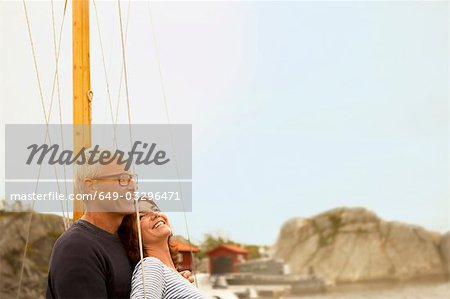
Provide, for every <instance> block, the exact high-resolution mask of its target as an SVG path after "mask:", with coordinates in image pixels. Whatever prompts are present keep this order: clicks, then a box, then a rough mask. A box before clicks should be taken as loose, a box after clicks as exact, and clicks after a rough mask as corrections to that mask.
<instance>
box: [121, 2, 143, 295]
mask: <svg viewBox="0 0 450 299" xmlns="http://www.w3.org/2000/svg"><path fill="white" fill-rule="evenodd" d="M117 3H118V8H119V21H120V41H121V46H122V62H123V73H124V78H125V94H126V99H127V112H128V129H129V134H130V145H131V146H132V145H133V135H132V132H131V109H130V97H129V94H128V76H127V62H126V55H125V43H124V34H123V22H122V9H121V6H120V0H117ZM128 12H129V9H128ZM127 22H128V20H127ZM127 29H128V23H127ZM132 167H133V172H135V165H134V163H132ZM134 204H135V210H136V220H137V229H138V239H139V256H140V259H141V276H142V281H143V282H145V280H144V252H143V248H142V247H143V246H142V232H141V220H140V218H139V204H138V201H137V200H135V202H134ZM142 286H143V290H144V299H145V298H147V290H146V287H145V283H143V285H142Z"/></svg>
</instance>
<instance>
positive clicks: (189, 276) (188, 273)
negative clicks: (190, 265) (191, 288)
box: [180, 270, 195, 283]
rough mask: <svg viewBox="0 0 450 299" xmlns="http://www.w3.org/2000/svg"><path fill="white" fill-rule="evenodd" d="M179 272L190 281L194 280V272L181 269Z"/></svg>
mask: <svg viewBox="0 0 450 299" xmlns="http://www.w3.org/2000/svg"><path fill="white" fill-rule="evenodd" d="M180 274H181V276H183V277H184V278H186V279H187V280H188V281H189V282H190V283H194V281H195V279H194V274H192V272H191V271H189V270H183V271H180Z"/></svg>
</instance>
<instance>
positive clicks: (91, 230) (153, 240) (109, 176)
mask: <svg viewBox="0 0 450 299" xmlns="http://www.w3.org/2000/svg"><path fill="white" fill-rule="evenodd" d="M76 167H77V169H76V186H75V187H76V188H77V189H78V192H79V193H81V194H83V195H92V194H97V193H98V194H99V193H100V192H103V193H104V194H106V193H110V194H113V193H114V194H116V195H118V196H122V198H126V194H127V192H134V191H135V188H136V180H135V176H134V175H132V174H130V173H129V172H127V171H125V169H124V165H123V164H118V163H116V162H113V163H110V164H106V165H101V164H93V165H88V164H85V165H81V166H76ZM84 203H85V210H86V212H85V214H84V215H83V217H81V218H80V219H79V220H77V221H76V222H75V223H74V224H73V225H72V226H71V227H70V228H69V229H68V230H67V231H66V232H65V233H64V234H63V235H62V236H61V237H60V238H59V239H58V240H57V241H56V243H55V245H54V247H53V250H52V255H51V258H50V266H49V274H48V288H47V295H46V297H47V298H151V299H159V298H174V299H175V298H195V299H197V298H199V299H200V298H205V297H204V296H203V295H202V294H201V293H200V292H199V291H198V289H197V288H195V287H194V285H193V284H192V283H193V281H194V279H193V277H192V274H191V272H190V271H183V272H178V271H177V270H176V264H177V262H176V248H174V247H173V246H172V245H171V243H170V238H171V236H172V231H171V227H170V224H169V221H168V219H167V216H166V215H165V214H164V213H161V211H160V210H159V209H158V207H157V206H156V205H155V204H154V203H153V202H152V201H142V202H139V211H140V213H139V218H140V228H141V236H142V246H143V257H144V259H143V263H141V259H140V254H139V238H138V226H137V219H136V218H137V215H136V213H135V207H134V203H133V201H126V200H116V201H112V202H111V201H108V202H107V203H106V202H105V201H99V200H85V201H84ZM105 204H108V207H107V208H106V207H105ZM133 269H134V271H133Z"/></svg>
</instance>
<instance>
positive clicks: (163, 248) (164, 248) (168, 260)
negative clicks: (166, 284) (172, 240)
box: [144, 240, 176, 270]
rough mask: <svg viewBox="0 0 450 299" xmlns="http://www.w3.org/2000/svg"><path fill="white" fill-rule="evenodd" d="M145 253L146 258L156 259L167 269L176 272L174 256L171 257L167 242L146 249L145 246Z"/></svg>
mask: <svg viewBox="0 0 450 299" xmlns="http://www.w3.org/2000/svg"><path fill="white" fill-rule="evenodd" d="M144 252H145V256H152V257H156V258H158V259H159V260H161V262H162V263H163V264H164V265H166V266H167V267H169V268H172V269H174V270H176V268H175V265H174V264H173V260H172V256H171V255H170V250H169V244H168V243H167V240H166V241H163V242H162V243H160V244H152V245H151V246H149V247H145V245H144Z"/></svg>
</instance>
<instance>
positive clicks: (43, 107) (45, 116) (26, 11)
mask: <svg viewBox="0 0 450 299" xmlns="http://www.w3.org/2000/svg"><path fill="white" fill-rule="evenodd" d="M22 4H23V9H24V13H25V20H26V24H27V31H28V38H29V41H30V46H31V52H32V56H33V63H34V69H35V73H36V78H37V82H38V88H39V96H40V102H41V107H42V111H43V113H44V120H45V124H46V132H45V133H46V134H45V139H44V143H46V141H47V137H48V139H49V142H50V143H51V139H50V135H49V130H48V125H49V121H50V117H51V113H50V111H51V106H50V110H49V114H48V115H47V111H46V109H45V103H44V96H43V92H42V84H41V79H40V75H39V68H38V65H37V59H36V51H35V46H34V42H33V36H32V33H31V26H30V20H29V16H28V10H27V5H26V2H25V0H22ZM66 6H67V0H66V3H65V5H64V15H63V21H62V24H64V16H65V11H66ZM61 31H62V25H61ZM59 42H61V35H60V41H59ZM55 55H56V61H57V60H58V58H59V51H58V53H55ZM56 66H57V64H56ZM56 75H57V69H56V70H55V77H56ZM55 77H54V81H53V89H54V83H55ZM52 102H53V91H52V101H51V105H52ZM40 175H41V165H39V170H38V175H37V179H36V185H35V193H36V192H37V188H38V185H39V180H40ZM55 175H56V183H57V186H58V192H59V182H58V175H57V173H56V166H55ZM35 202H36V201H33V202H32V205H31V211H30V214H29V215H30V216H29V218H28V222H27V229H26V237H25V248H24V252H23V256H22V265H21V268H20V274H19V282H18V288H17V296H16V298H17V299H18V298H20V291H21V286H22V280H23V272H24V268H25V260H26V257H27V249H28V244H29V239H30V230H31V223H32V220H33V210H34V206H35ZM61 204H62V203H61ZM63 215H64V207H63ZM63 222H64V229H67V225H66V224H67V223H66V221H65V217H63Z"/></svg>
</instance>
